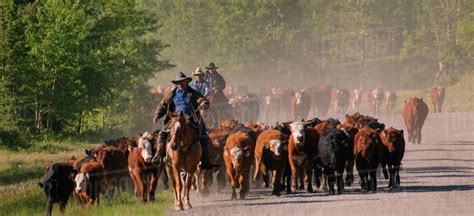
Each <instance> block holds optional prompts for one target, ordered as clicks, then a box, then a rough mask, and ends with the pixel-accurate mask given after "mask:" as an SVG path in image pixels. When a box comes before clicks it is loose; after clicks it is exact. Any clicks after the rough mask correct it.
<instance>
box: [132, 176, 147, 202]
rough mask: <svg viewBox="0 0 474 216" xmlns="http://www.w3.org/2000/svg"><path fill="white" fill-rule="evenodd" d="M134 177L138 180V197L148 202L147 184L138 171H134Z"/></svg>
mask: <svg viewBox="0 0 474 216" xmlns="http://www.w3.org/2000/svg"><path fill="white" fill-rule="evenodd" d="M133 175H134V176H135V178H136V179H135V180H136V186H135V187H136V188H137V191H138V196H139V197H140V199H141V201H143V202H146V193H145V183H144V179H143V175H142V173H141V172H140V171H139V170H138V169H134V170H133Z"/></svg>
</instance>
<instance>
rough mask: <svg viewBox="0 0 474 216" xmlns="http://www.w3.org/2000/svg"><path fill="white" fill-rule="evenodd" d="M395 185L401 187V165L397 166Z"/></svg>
mask: <svg viewBox="0 0 474 216" xmlns="http://www.w3.org/2000/svg"><path fill="white" fill-rule="evenodd" d="M395 175H396V177H395V183H396V185H397V187H400V165H396V166H395Z"/></svg>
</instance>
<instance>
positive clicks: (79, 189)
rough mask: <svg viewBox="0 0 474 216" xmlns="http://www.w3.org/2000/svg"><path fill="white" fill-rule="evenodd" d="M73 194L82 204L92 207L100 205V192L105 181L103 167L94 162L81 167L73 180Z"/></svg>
mask: <svg viewBox="0 0 474 216" xmlns="http://www.w3.org/2000/svg"><path fill="white" fill-rule="evenodd" d="M75 182H76V189H75V193H76V194H77V197H79V198H80V200H81V203H82V204H87V205H93V204H94V203H95V202H97V205H98V204H99V203H100V191H101V187H102V188H103V185H104V184H107V180H106V178H105V175H104V167H103V166H102V165H101V164H100V163H98V162H96V161H90V162H87V163H85V164H83V165H82V166H81V169H80V171H79V173H78V174H77V175H76V178H75Z"/></svg>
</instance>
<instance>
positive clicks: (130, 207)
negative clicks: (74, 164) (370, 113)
mask: <svg viewBox="0 0 474 216" xmlns="http://www.w3.org/2000/svg"><path fill="white" fill-rule="evenodd" d="M92 146H94V145H91V144H71V143H61V142H57V141H55V142H50V143H45V142H41V143H34V144H31V145H29V146H28V147H26V148H21V149H16V148H0V216H2V215H44V214H45V204H46V198H45V196H44V194H43V191H42V190H41V188H40V187H39V186H38V182H39V181H40V180H41V177H42V176H43V173H44V172H45V171H46V167H47V166H48V165H50V164H52V163H56V162H65V161H66V160H67V159H69V158H71V156H73V155H74V156H75V157H76V158H79V157H81V156H82V155H83V154H84V153H83V152H84V148H90V147H92ZM12 149H14V150H12ZM156 197H157V200H156V201H155V202H154V203H146V204H144V203H142V202H140V201H139V200H138V199H137V198H136V197H135V196H133V195H131V194H128V193H122V194H120V195H118V196H115V197H114V198H113V199H108V198H105V197H104V196H101V204H100V205H99V206H98V207H97V206H93V207H89V208H88V207H84V206H81V205H78V204H76V202H75V200H74V199H73V198H72V199H71V200H70V201H69V204H68V207H67V208H66V213H65V215H84V216H85V215H166V214H167V210H168V208H169V207H170V206H171V205H172V202H173V197H172V193H171V192H169V191H168V192H162V191H159V192H157V194H156ZM53 215H59V207H58V206H55V207H54V212H53Z"/></svg>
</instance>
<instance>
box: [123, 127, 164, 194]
mask: <svg viewBox="0 0 474 216" xmlns="http://www.w3.org/2000/svg"><path fill="white" fill-rule="evenodd" d="M153 143H154V138H153V136H152V135H151V134H150V133H148V132H145V133H144V134H143V136H142V137H141V138H139V139H138V147H137V148H131V149H130V152H129V154H128V171H129V174H130V177H131V178H132V180H133V184H134V185H135V191H136V192H137V194H136V195H137V196H138V197H139V198H140V199H141V201H143V202H147V201H154V200H155V190H156V185H157V183H158V178H159V173H160V172H158V169H159V168H161V167H160V166H158V165H157V164H155V163H153V162H152V156H153V155H154V153H155V152H156V149H154V148H153V147H154V146H155V145H154V144H153ZM147 186H148V187H147ZM147 189H148V190H147Z"/></svg>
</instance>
